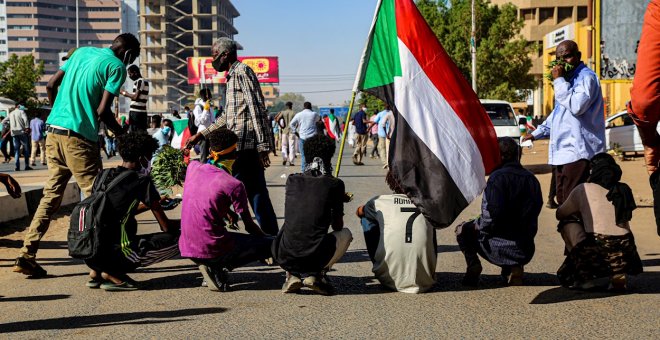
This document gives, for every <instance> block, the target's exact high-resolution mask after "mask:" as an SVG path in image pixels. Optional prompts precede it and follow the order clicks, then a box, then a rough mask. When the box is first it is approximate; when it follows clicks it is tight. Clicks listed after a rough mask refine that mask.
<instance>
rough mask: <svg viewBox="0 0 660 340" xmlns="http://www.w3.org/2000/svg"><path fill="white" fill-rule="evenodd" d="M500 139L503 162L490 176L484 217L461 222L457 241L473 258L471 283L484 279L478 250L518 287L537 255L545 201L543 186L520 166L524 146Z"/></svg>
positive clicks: (467, 279)
mask: <svg viewBox="0 0 660 340" xmlns="http://www.w3.org/2000/svg"><path fill="white" fill-rule="evenodd" d="M498 144H499V147H500V156H501V157H502V165H501V166H500V167H499V168H498V169H497V170H495V171H493V173H492V174H491V175H490V176H489V177H488V183H486V189H485V190H484V195H483V198H482V201H481V216H480V217H479V218H477V219H475V220H472V221H468V222H465V223H462V224H460V225H459V226H458V227H456V240H457V241H458V246H459V248H460V249H461V251H462V252H463V255H464V256H465V261H466V262H467V271H466V273H465V277H464V278H463V285H466V286H475V285H477V284H478V282H479V275H480V274H481V270H482V267H481V262H480V261H479V256H478V255H481V257H483V258H484V259H486V260H487V261H488V262H490V263H492V264H494V265H496V266H499V267H501V268H502V277H503V278H504V279H505V280H506V283H507V284H509V285H512V286H519V285H521V284H522V275H523V266H524V265H526V264H527V263H529V261H531V260H532V257H533V256H534V250H535V248H534V237H535V236H536V232H537V230H538V218H539V213H541V206H542V205H543V197H542V196H541V185H540V184H539V181H538V180H537V179H536V177H535V176H534V174H533V173H531V172H529V171H528V170H526V169H525V168H523V167H522V165H520V155H521V150H520V146H518V143H516V142H515V141H514V140H513V138H511V137H502V138H498ZM477 254H478V255H477Z"/></svg>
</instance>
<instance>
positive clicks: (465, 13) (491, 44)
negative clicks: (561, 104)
mask: <svg viewBox="0 0 660 340" xmlns="http://www.w3.org/2000/svg"><path fill="white" fill-rule="evenodd" d="M470 5H471V0H447V1H434V0H420V1H417V7H418V8H419V10H420V12H421V13H422V15H423V16H424V18H425V19H426V20H427V22H428V23H429V25H430V26H431V28H432V29H433V32H435V34H436V36H437V37H438V39H439V40H440V43H441V44H442V46H443V47H444V49H445V50H446V51H447V53H448V54H449V55H450V56H451V58H452V59H453V60H454V63H456V65H457V66H458V68H459V69H460V70H461V72H462V73H463V75H464V76H465V78H466V79H467V80H468V81H471V79H472V76H471V65H472V64H471V63H472V61H471V60H472V57H471V54H470V30H471V8H470ZM475 7H476V27H477V30H476V44H477V91H478V94H479V98H492V99H502V100H507V101H511V102H517V101H520V100H522V99H523V98H524V97H525V92H524V91H518V90H524V89H530V88H533V87H534V86H535V81H534V77H533V76H532V75H531V74H530V73H529V71H530V69H531V67H532V60H531V58H530V57H529V55H530V53H531V52H532V51H534V50H535V46H534V45H533V44H530V43H529V42H528V41H527V40H525V39H524V38H522V37H521V36H520V30H521V29H522V28H523V26H524V21H523V19H522V18H518V15H517V8H516V7H515V6H514V5H512V4H510V3H508V4H505V5H502V6H493V5H491V4H490V3H489V2H488V1H487V0H475Z"/></svg>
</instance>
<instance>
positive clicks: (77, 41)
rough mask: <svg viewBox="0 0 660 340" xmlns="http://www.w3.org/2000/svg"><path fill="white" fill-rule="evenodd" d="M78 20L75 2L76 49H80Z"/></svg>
mask: <svg viewBox="0 0 660 340" xmlns="http://www.w3.org/2000/svg"><path fill="white" fill-rule="evenodd" d="M79 22H80V18H79V17H78V0H76V48H78V47H80V24H79Z"/></svg>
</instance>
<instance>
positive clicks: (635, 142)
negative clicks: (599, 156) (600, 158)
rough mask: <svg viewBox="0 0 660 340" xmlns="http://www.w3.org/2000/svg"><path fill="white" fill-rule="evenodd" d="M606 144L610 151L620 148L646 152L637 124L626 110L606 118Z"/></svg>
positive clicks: (625, 150)
mask: <svg viewBox="0 0 660 340" xmlns="http://www.w3.org/2000/svg"><path fill="white" fill-rule="evenodd" d="M658 132H660V125H659V128H658ZM605 145H606V147H607V150H608V151H609V150H612V149H616V148H618V150H619V151H621V152H624V153H626V152H644V145H642V139H641V138H640V137H639V131H637V126H636V125H635V123H634V122H633V119H632V118H630V116H628V113H626V111H621V112H619V113H617V114H615V115H614V116H612V117H609V118H607V119H606V120H605Z"/></svg>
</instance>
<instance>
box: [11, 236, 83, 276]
mask: <svg viewBox="0 0 660 340" xmlns="http://www.w3.org/2000/svg"><path fill="white" fill-rule="evenodd" d="M42 244H43V242H42ZM15 261H16V258H13V259H0V263H2V262H6V264H0V267H13V266H14V262H15ZM37 262H39V264H41V265H42V266H44V267H46V270H48V267H49V266H75V265H79V264H83V262H82V261H81V260H76V259H73V258H39V259H37Z"/></svg>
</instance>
